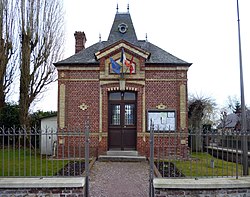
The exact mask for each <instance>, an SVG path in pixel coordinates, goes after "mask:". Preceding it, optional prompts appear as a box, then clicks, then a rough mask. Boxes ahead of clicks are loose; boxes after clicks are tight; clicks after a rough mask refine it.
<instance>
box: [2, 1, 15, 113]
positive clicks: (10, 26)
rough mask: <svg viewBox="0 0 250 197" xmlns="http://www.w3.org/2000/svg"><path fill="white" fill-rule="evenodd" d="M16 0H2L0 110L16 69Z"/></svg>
mask: <svg viewBox="0 0 250 197" xmlns="http://www.w3.org/2000/svg"><path fill="white" fill-rule="evenodd" d="M15 13H16V1H14V0H0V110H1V109H2V108H3V107H4V105H5V103H6V96H7V95H8V93H9V92H10V87H11V84H12V82H13V79H14V73H15V71H16V67H17V66H16V64H15V62H14V60H16V59H15V58H16V56H15V55H14V51H15V50H16V49H15V48H17V45H16V39H17V38H16V33H15V32H16V23H15V17H16V15H15Z"/></svg>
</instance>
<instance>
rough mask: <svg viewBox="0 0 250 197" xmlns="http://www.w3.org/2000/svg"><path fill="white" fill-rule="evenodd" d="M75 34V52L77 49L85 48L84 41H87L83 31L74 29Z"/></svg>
mask: <svg viewBox="0 0 250 197" xmlns="http://www.w3.org/2000/svg"><path fill="white" fill-rule="evenodd" d="M74 36H75V40H76V43H75V53H78V52H79V51H81V50H82V49H85V43H86V41H87V39H86V36H85V33H84V32H81V31H76V32H75V33H74Z"/></svg>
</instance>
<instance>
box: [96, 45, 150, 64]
mask: <svg viewBox="0 0 250 197" xmlns="http://www.w3.org/2000/svg"><path fill="white" fill-rule="evenodd" d="M120 48H125V49H127V50H129V51H131V52H133V53H135V54H137V55H139V56H141V57H143V58H145V59H147V58H148V56H149V55H150V53H149V52H147V51H144V50H142V49H140V50H138V49H139V48H138V49H137V48H134V47H131V46H129V45H127V44H126V43H123V42H122V43H119V44H117V45H115V46H113V47H112V48H110V49H108V50H106V51H104V52H100V51H98V52H96V53H95V56H96V59H97V60H99V59H101V58H102V57H105V56H106V55H108V54H110V53H112V52H114V51H116V50H118V49H120Z"/></svg>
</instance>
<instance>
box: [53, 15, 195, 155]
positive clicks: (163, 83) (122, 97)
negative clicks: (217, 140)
mask: <svg viewBox="0 0 250 197" xmlns="http://www.w3.org/2000/svg"><path fill="white" fill-rule="evenodd" d="M74 35H75V40H76V45H75V54H74V55H73V56H71V57H69V58H67V59H65V60H62V61H60V62H57V63H55V66H56V67H57V70H58V101H59V102H58V127H59V128H60V129H65V130H69V129H74V128H78V127H81V126H82V125H83V123H84V120H85V119H86V117H89V121H90V137H91V145H92V146H93V147H94V148H96V150H97V152H98V154H101V153H105V152H106V151H107V150H137V151H138V152H139V154H140V155H148V152H149V128H150V120H151V119H152V120H153V122H154V125H155V128H156V129H157V130H159V131H160V132H162V133H163V134H162V136H164V135H171V133H172V132H179V131H180V130H182V131H186V132H187V71H188V68H189V66H190V65H191V64H190V63H187V62H185V61H183V60H181V59H179V58H177V57H175V56H173V55H171V54H170V53H168V52H166V51H164V50H163V49H161V48H159V47H158V46H155V45H154V44H152V43H150V42H149V41H147V40H138V39H137V36H136V33H135V29H134V26H133V23H132V19H131V16H130V13H129V11H128V12H127V13H119V12H117V13H116V15H115V18H114V22H113V25H112V27H111V30H110V34H109V37H108V40H107V41H99V42H98V43H96V44H93V45H92V46H90V47H88V48H85V42H86V36H85V34H84V33H83V32H75V34H74ZM164 139H166V138H162V140H164ZM168 139H170V138H168ZM158 142H160V141H159V140H158ZM156 143H157V142H156ZM156 145H157V144H156ZM159 145H160V144H159ZM174 148H175V149H178V150H177V153H178V154H181V155H183V154H185V152H186V150H187V138H186V137H185V136H183V138H181V139H178V147H174ZM180 150H184V151H180Z"/></svg>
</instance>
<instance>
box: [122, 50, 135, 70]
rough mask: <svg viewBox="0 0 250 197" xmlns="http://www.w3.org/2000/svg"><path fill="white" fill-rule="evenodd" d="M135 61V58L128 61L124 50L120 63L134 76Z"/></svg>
mask: <svg viewBox="0 0 250 197" xmlns="http://www.w3.org/2000/svg"><path fill="white" fill-rule="evenodd" d="M133 60H134V57H132V59H131V60H130V62H129V61H128V60H127V58H126V55H125V53H124V49H122V54H121V59H120V62H121V63H122V65H126V66H127V67H128V68H129V72H130V74H132V72H133V70H134V67H133V65H132V64H133Z"/></svg>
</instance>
